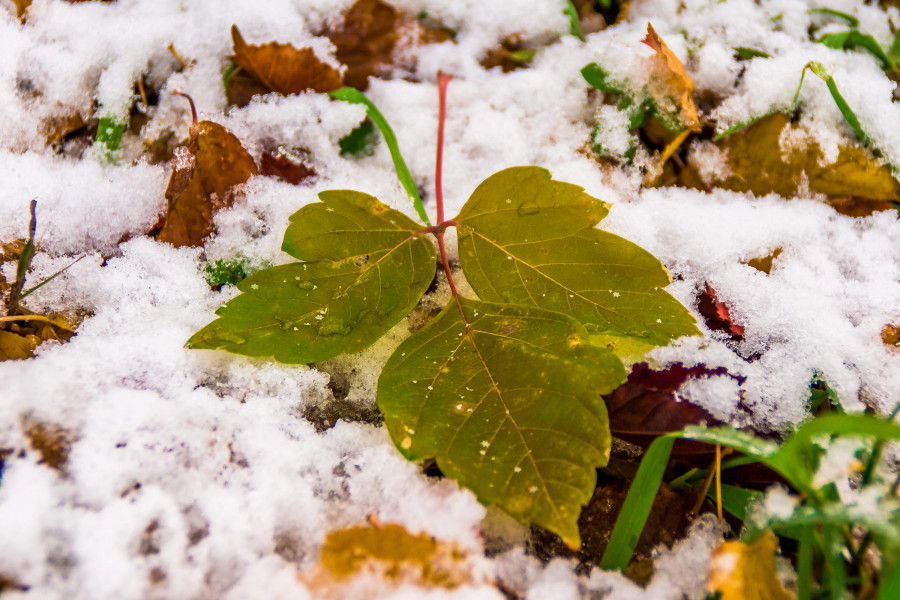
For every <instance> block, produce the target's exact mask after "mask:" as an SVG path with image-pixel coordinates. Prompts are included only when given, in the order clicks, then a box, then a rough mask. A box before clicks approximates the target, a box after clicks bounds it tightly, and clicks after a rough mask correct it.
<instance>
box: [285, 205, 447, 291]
mask: <svg viewBox="0 0 900 600" xmlns="http://www.w3.org/2000/svg"><path fill="white" fill-rule="evenodd" d="M319 199H320V200H322V201H321V202H314V203H312V204H307V205H306V206H304V207H303V208H301V209H300V210H298V211H297V212H296V213H294V214H293V215H291V219H290V220H291V224H290V226H289V227H288V229H287V231H286V232H285V233H284V243H283V244H282V246H281V249H282V250H284V251H285V252H287V253H288V254H290V255H291V256H293V257H294V258H297V259H299V260H304V261H317V260H344V259H346V258H351V257H356V256H363V255H366V254H375V253H377V252H383V251H386V250H390V249H392V248H394V247H396V246H397V245H398V244H401V243H403V242H404V241H405V240H407V239H408V238H409V237H410V235H412V234H413V233H415V232H416V231H419V230H420V229H422V228H423V227H424V225H419V224H418V223H416V222H415V221H413V220H412V219H410V218H409V217H407V216H406V215H404V214H403V213H401V212H399V211H396V210H394V209H392V208H390V207H388V206H385V205H384V204H382V203H381V202H379V201H378V200H377V199H375V198H374V197H372V196H370V195H368V194H364V193H362V192H356V191H352V190H331V191H327V192H321V193H320V194H319ZM424 242H426V240H422V242H420V243H424ZM427 243H428V245H429V246H431V243H430V242H427ZM432 254H433V252H432ZM432 262H433V261H432ZM431 275H432V276H434V269H433V268H432V273H431ZM429 281H430V280H429Z"/></svg>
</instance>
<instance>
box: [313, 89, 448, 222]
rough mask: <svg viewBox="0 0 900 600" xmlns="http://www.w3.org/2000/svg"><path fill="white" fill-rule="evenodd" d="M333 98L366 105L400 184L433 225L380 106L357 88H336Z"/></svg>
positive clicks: (421, 216)
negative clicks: (379, 108) (392, 162)
mask: <svg viewBox="0 0 900 600" xmlns="http://www.w3.org/2000/svg"><path fill="white" fill-rule="evenodd" d="M329 96H331V97H332V98H337V99H338V100H343V101H344V102H349V103H351V104H362V105H363V106H365V107H366V113H367V114H368V115H369V118H370V119H372V122H373V123H375V125H376V126H377V127H378V130H379V131H380V132H381V135H382V137H384V143H386V144H387V147H388V149H389V150H390V152H391V159H393V161H394V169H395V170H396V171H397V177H398V178H399V179H400V185H402V186H403V189H404V190H406V194H407V195H408V196H409V199H410V201H412V203H413V206H415V208H416V213H417V214H418V215H419V218H420V219H422V222H423V223H425V224H426V225H431V221H429V220H428V213H426V212H425V206H424V205H423V204H422V196H420V195H419V190H418V189H417V188H416V183H415V182H414V181H413V178H412V175H411V174H410V172H409V168H408V167H407V166H406V162H405V161H404V160H403V155H401V154H400V146H399V144H397V136H395V135H394V130H393V129H391V126H390V125H389V124H388V122H387V119H385V118H384V115H382V114H381V111H379V110H378V107H376V106H375V104H374V103H373V102H372V101H371V100H369V99H368V98H367V97H366V95H365V94H363V93H362V92H360V91H359V90H357V89H354V88H350V87H344V88H341V89H339V90H335V91H333V92H331V93H330V94H329Z"/></svg>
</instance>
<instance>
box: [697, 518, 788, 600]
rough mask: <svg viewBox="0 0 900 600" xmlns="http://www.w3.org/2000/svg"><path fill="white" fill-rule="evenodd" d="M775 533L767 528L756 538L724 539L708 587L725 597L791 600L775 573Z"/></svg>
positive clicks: (714, 557)
mask: <svg viewBox="0 0 900 600" xmlns="http://www.w3.org/2000/svg"><path fill="white" fill-rule="evenodd" d="M776 548H777V541H776V539H775V534H773V533H772V532H771V531H768V530H767V531H765V532H764V533H763V534H762V535H761V536H759V538H757V539H756V541H754V542H752V543H750V544H748V543H746V542H741V541H733V542H724V543H722V544H721V545H720V546H719V547H718V548H716V550H714V551H713V555H712V560H711V561H710V567H709V578H708V579H707V583H706V589H707V590H708V591H709V592H711V593H714V592H718V593H720V594H721V596H720V599H721V600H791V599H792V598H793V596H792V595H791V594H789V593H788V592H787V590H785V589H784V586H782V585H781V582H780V581H778V577H776V575H775V549H776Z"/></svg>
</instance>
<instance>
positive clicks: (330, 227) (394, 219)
mask: <svg viewBox="0 0 900 600" xmlns="http://www.w3.org/2000/svg"><path fill="white" fill-rule="evenodd" d="M319 197H320V198H321V200H322V202H320V203H315V204H310V205H307V206H305V207H304V208H302V209H300V210H299V211H298V212H297V213H295V214H294V215H293V216H292V217H291V221H292V224H291V226H290V227H289V228H288V231H287V233H286V234H285V240H284V245H283V249H284V250H285V251H286V252H288V253H289V254H291V255H293V256H295V257H296V258H299V259H301V260H305V261H307V262H303V263H293V264H288V265H282V266H279V267H273V268H271V269H265V270H263V271H259V272H258V273H255V274H253V275H251V276H250V277H248V278H247V279H245V280H243V281H241V282H240V283H239V284H238V286H237V287H238V289H240V290H241V291H242V292H244V293H243V294H241V295H240V296H237V297H236V298H234V299H233V300H231V301H230V302H228V303H227V304H225V305H224V306H223V307H221V308H220V309H219V310H218V311H216V314H218V315H219V316H220V318H219V319H218V320H216V321H214V322H213V323H210V324H209V325H207V326H206V327H204V328H203V329H201V330H200V331H198V332H197V333H196V334H194V336H193V337H192V338H191V339H190V340H188V346H189V347H191V348H205V349H213V348H222V349H225V350H228V351H230V352H234V353H236V354H244V355H247V356H271V357H274V358H275V360H277V361H280V362H285V363H308V362H316V361H320V360H325V359H328V358H331V357H334V356H337V355H339V354H345V353H353V352H359V351H361V350H363V349H365V348H367V347H368V346H370V345H372V344H373V343H374V342H375V341H377V340H378V339H379V338H380V337H381V336H382V335H384V334H385V333H386V332H387V331H388V330H389V329H390V328H391V327H393V326H394V325H396V324H397V323H398V322H399V321H400V320H401V319H402V318H403V317H405V316H406V315H407V314H408V313H409V311H411V310H412V309H413V307H415V305H416V303H418V301H419V299H420V298H421V297H422V294H424V293H425V290H426V289H427V288H428V286H429V284H430V283H431V281H432V279H433V278H434V269H435V259H436V256H435V250H434V245H433V244H432V243H431V241H429V240H428V239H426V238H424V237H422V236H416V235H415V234H416V232H417V231H418V230H419V229H421V226H420V225H418V224H416V223H415V221H413V220H411V219H409V218H408V217H406V216H405V215H403V214H402V213H400V212H398V211H396V210H393V209H391V208H389V207H387V206H385V205H384V204H382V203H381V202H379V201H378V200H376V199H375V198H373V197H372V196H369V195H367V194H363V193H361V192H353V191H330V192H323V193H322V194H320V195H319Z"/></svg>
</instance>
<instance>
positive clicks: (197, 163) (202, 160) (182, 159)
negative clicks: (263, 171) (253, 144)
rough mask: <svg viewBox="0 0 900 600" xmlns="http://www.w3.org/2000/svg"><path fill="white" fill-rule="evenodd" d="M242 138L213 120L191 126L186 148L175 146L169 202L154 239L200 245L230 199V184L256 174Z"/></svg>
mask: <svg viewBox="0 0 900 600" xmlns="http://www.w3.org/2000/svg"><path fill="white" fill-rule="evenodd" d="M256 174H257V170H256V164H255V163H254V162H253V158H252V157H251V156H250V154H249V153H248V152H247V151H246V150H245V149H244V147H243V146H242V145H241V142H240V141H239V140H238V139H237V138H236V137H235V136H234V135H232V134H231V133H229V132H228V131H227V130H226V129H225V128H224V127H222V126H221V125H219V124H218V123H213V122H212V121H200V122H197V123H194V124H193V125H191V132H190V138H189V140H188V144H187V146H182V147H179V148H176V150H175V158H173V159H172V177H171V178H170V179H169V185H168V187H167V188H166V199H167V200H168V201H169V204H168V208H167V210H166V215H165V222H164V224H163V225H162V229H161V231H160V234H159V240H160V241H162V242H168V243H170V244H172V245H173V246H176V247H179V246H201V245H202V244H203V239H204V238H205V237H206V236H208V235H209V234H211V233H212V232H213V230H214V226H213V216H214V215H215V214H216V213H217V212H218V211H220V210H222V209H223V208H228V207H229V206H231V204H232V202H233V200H234V189H233V188H234V186H236V185H238V184H241V183H244V182H245V181H247V179H249V178H250V176H251V175H256Z"/></svg>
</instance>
